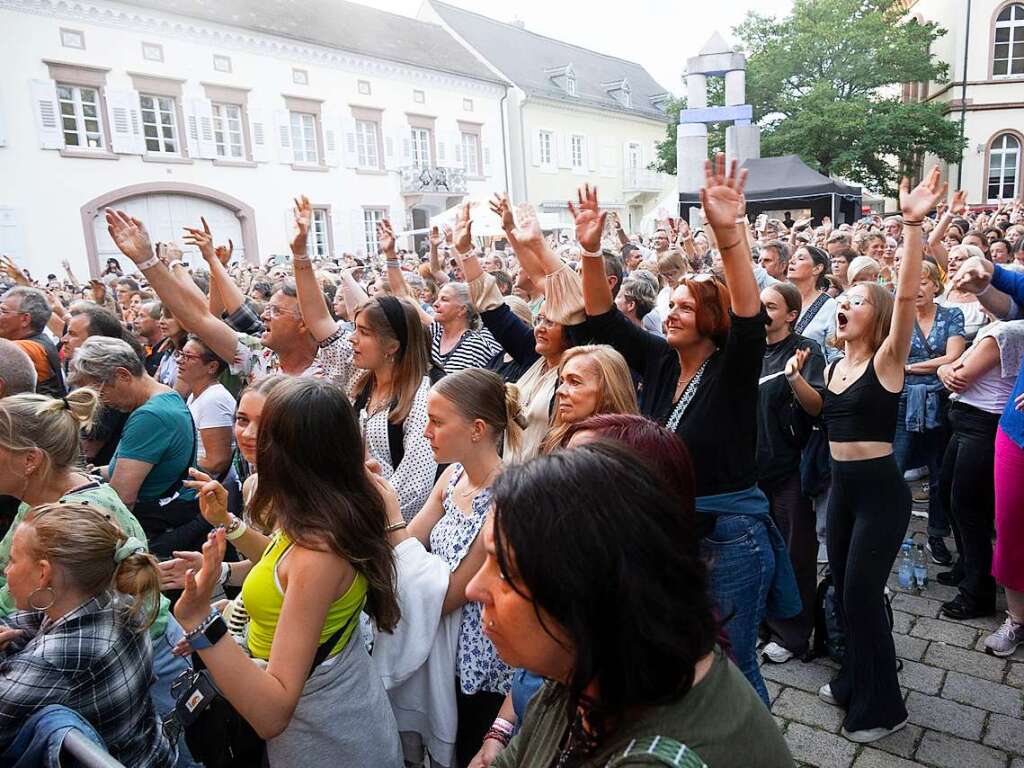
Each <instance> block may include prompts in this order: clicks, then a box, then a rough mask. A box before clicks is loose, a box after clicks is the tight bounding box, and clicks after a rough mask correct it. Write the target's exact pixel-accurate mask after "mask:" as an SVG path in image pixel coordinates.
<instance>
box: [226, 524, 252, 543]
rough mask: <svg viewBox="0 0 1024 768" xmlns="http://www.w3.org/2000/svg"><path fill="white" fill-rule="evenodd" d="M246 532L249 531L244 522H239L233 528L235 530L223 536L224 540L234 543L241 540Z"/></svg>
mask: <svg viewBox="0 0 1024 768" xmlns="http://www.w3.org/2000/svg"><path fill="white" fill-rule="evenodd" d="M247 530H249V526H248V524H247V523H246V522H245V520H239V521H238V525H237V526H236V527H235V530H233V531H231V533H228V534H225V536H224V538H225V539H227V540H228V541H235V540H236V539H240V538H242V535H243V534H244V533H245V532H246V531H247Z"/></svg>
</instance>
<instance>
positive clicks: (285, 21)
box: [122, 0, 502, 83]
mask: <svg viewBox="0 0 1024 768" xmlns="http://www.w3.org/2000/svg"><path fill="white" fill-rule="evenodd" d="M122 2H125V3H126V4H127V5H132V6H135V7H138V8H147V9H149V10H153V11H162V12H164V13H174V14H178V15H181V16H189V17H192V18H195V19H203V20H205V21H210V22H215V23H217V24H224V25H227V26H232V27H240V28H242V29H248V30H251V31H253V32H261V33H263V34H268V35H276V36H279V37H287V38H291V39H293V40H299V41H303V42H307V43H314V44H316V45H322V46H325V47H328V48H335V49H339V50H343V51H349V52H351V53H357V54H361V55H363V56H370V57H373V58H376V59H384V60H386V61H395V62H400V63H403V64H409V65H412V66H416V67H422V68H424V69H431V70H435V71H441V72H448V73H451V74H456V75H463V76H465V77H471V78H473V79H476V80H487V81H490V82H496V83H501V82H502V80H501V79H500V78H499V77H497V76H496V75H495V74H494V73H493V72H492V71H491V70H490V69H488V68H487V67H486V66H485V65H484V64H482V63H481V62H480V61H479V60H478V59H477V58H476V57H475V56H474V55H473V54H472V53H470V52H469V51H467V50H466V49H465V48H464V47H463V46H461V45H460V44H459V43H458V42H457V41H456V40H454V39H453V38H452V36H451V35H450V34H449V33H448V32H447V31H446V30H445V29H444V28H443V27H441V26H438V25H437V24H430V23H428V22H424V21H419V20H418V19H412V18H409V17H408V16H399V15H397V14H394V13H387V12H386V11H378V10H377V9H375V8H369V7H367V6H365V5H358V4H356V3H349V2H345V0H302V2H300V1H299V0H216V2H211V0H122Z"/></svg>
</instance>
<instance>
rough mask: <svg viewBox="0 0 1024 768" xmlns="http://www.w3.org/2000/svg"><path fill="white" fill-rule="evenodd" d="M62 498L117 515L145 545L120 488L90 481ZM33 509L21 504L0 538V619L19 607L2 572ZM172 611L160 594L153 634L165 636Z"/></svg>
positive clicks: (123, 526)
mask: <svg viewBox="0 0 1024 768" xmlns="http://www.w3.org/2000/svg"><path fill="white" fill-rule="evenodd" d="M60 500H61V501H79V502H84V503H86V504H92V505H93V506H95V507H99V508H100V509H102V510H103V511H105V512H109V513H110V514H111V516H112V517H113V518H114V522H115V523H117V526H118V527H119V528H120V529H121V530H122V531H124V532H125V533H126V534H127V535H128V536H134V537H135V538H137V539H138V540H139V541H141V542H142V543H143V544H146V534H145V533H144V532H143V530H142V526H141V525H139V521H138V520H136V519H135V515H133V514H132V513H131V512H129V511H128V507H126V506H125V505H124V503H123V502H122V501H121V497H120V496H118V495H117V491H115V490H114V489H113V488H111V487H110V486H109V485H107V484H106V483H99V482H97V483H90V484H89V485H87V486H82V487H81V488H79V489H74V490H72V491H71V492H70V493H66V494H65V495H63V496H61V497H60ZM30 509H31V507H30V506H29V505H28V504H22V505H21V506H20V507H18V514H16V515H15V516H14V520H13V521H12V522H11V527H10V528H8V529H7V533H6V534H5V535H4V537H3V539H2V540H0V618H3V617H4V616H8V615H10V614H12V613H14V612H15V611H16V610H18V609H17V608H16V607H15V605H14V598H12V597H11V593H10V592H9V591H8V589H7V577H6V576H5V575H4V573H3V571H4V568H6V567H7V563H8V561H9V560H10V559H11V543H12V542H13V541H14V529H15V528H17V527H18V524H19V523H20V522H21V521H22V520H24V519H25V515H27V514H28V512H29V510H30ZM110 556H111V558H113V556H114V553H113V552H111V553H110ZM170 610H171V603H170V601H169V600H168V599H167V598H166V597H164V596H163V595H160V612H159V613H158V614H157V617H156V621H155V622H153V626H152V627H150V629H149V636H150V637H152V638H154V639H155V638H158V637H161V636H162V635H163V633H164V630H166V629H167V617H168V616H169V615H170Z"/></svg>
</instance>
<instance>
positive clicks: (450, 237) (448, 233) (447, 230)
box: [443, 224, 455, 246]
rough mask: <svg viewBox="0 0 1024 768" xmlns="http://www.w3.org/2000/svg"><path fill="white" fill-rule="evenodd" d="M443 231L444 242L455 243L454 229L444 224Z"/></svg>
mask: <svg viewBox="0 0 1024 768" xmlns="http://www.w3.org/2000/svg"><path fill="white" fill-rule="evenodd" d="M443 231H444V241H445V243H446V244H447V245H449V246H451V245H453V244H454V243H455V230H453V229H452V228H451V227H449V226H448V225H447V224H445V225H444V229H443Z"/></svg>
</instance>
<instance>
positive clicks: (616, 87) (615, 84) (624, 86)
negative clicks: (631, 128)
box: [601, 78, 633, 109]
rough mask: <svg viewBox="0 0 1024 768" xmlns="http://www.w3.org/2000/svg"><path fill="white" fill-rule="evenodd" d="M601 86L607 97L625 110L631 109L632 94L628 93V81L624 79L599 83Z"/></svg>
mask: <svg viewBox="0 0 1024 768" xmlns="http://www.w3.org/2000/svg"><path fill="white" fill-rule="evenodd" d="M601 85H602V86H603V87H604V89H605V90H606V91H607V92H608V95H609V96H611V97H612V98H613V99H615V100H616V101H617V102H619V104H620V105H621V106H623V107H625V108H626V109H632V108H633V94H632V93H630V88H629V81H628V80H626V78H622V79H621V80H612V81H611V82H607V83H601Z"/></svg>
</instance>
